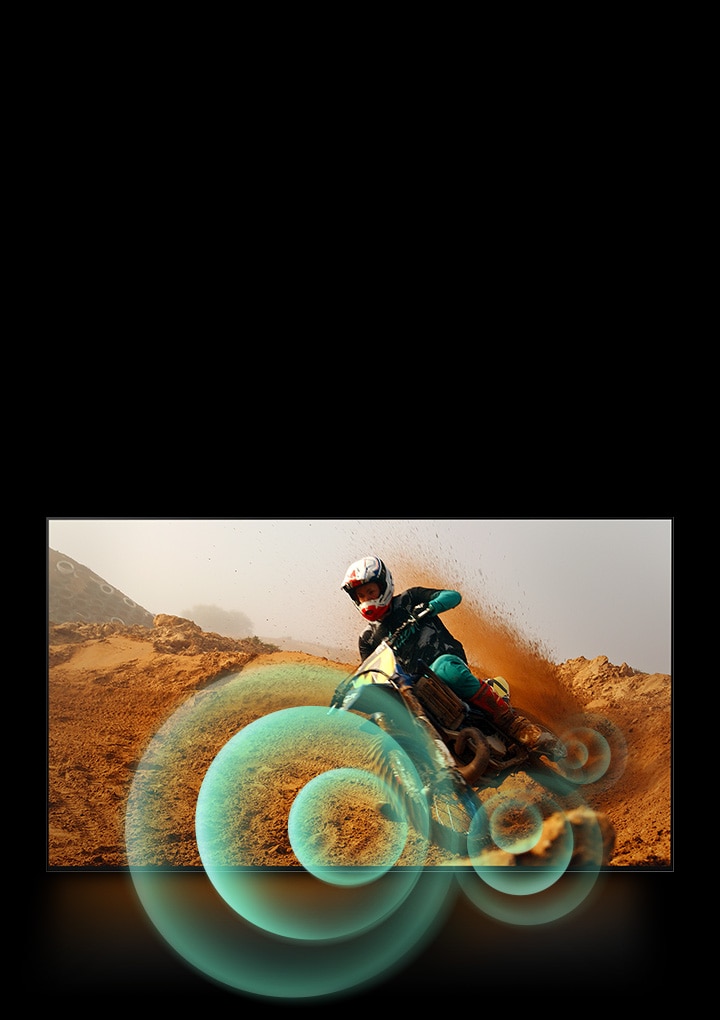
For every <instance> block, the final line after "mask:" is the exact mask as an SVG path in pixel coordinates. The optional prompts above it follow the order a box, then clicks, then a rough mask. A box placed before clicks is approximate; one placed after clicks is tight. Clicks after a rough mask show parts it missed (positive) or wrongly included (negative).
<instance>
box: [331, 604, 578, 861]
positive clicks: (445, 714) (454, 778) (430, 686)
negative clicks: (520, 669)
mask: <svg viewBox="0 0 720 1020" xmlns="http://www.w3.org/2000/svg"><path fill="white" fill-rule="evenodd" d="M423 615H425V613H424V612H419V613H417V614H416V615H411V616H409V617H408V619H407V620H406V621H405V622H404V623H403V624H401V625H400V627H398V629H397V630H396V631H395V632H394V633H393V634H391V635H389V636H388V637H386V638H385V639H384V640H383V641H382V642H381V643H380V644H379V645H378V647H377V648H376V649H375V650H374V651H373V652H372V653H371V654H370V655H369V656H368V657H367V658H366V659H365V660H364V662H362V663H361V665H360V666H359V668H358V669H357V670H356V671H355V672H354V673H353V674H351V676H349V677H347V678H346V679H345V680H343V681H341V683H340V684H338V686H337V688H336V689H335V692H334V694H333V697H332V700H331V702H330V711H331V712H332V711H334V710H340V711H352V712H357V713H359V714H361V715H363V716H365V717H366V718H367V719H368V720H369V721H370V722H372V723H374V724H376V725H377V726H379V727H380V728H381V729H383V730H384V731H385V732H387V733H389V734H390V736H391V737H393V738H394V741H395V742H396V744H397V745H399V747H400V749H401V750H400V751H399V752H393V751H390V752H389V754H387V755H386V760H384V762H383V763H382V769H381V771H382V772H383V773H384V777H385V778H386V779H387V780H388V781H389V782H390V783H391V785H392V787H393V788H394V789H396V790H398V791H399V792H400V794H401V796H402V797H403V800H404V802H405V804H406V806H407V808H408V813H409V817H410V820H411V821H414V819H416V818H421V817H422V816H423V813H425V815H426V813H427V810H428V807H429V810H430V822H431V838H432V839H433V841H434V842H436V843H437V844H438V845H439V846H441V847H444V848H445V849H448V850H450V851H451V852H453V853H458V852H460V853H462V852H464V850H465V847H466V838H467V833H468V831H469V829H470V826H471V824H472V819H473V818H474V816H475V814H476V812H477V810H478V809H479V807H480V805H481V800H480V798H479V796H478V791H479V789H480V788H483V787H488V786H497V785H499V783H500V782H501V781H502V779H503V778H504V777H505V776H506V775H508V774H509V773H510V772H512V771H515V770H517V769H519V768H521V767H522V768H525V769H531V768H532V769H538V770H546V771H549V772H552V773H553V774H554V775H555V776H556V777H557V776H558V775H560V776H561V775H562V773H561V772H559V770H558V769H557V767H556V765H555V760H557V759H560V758H562V757H563V756H564V754H565V748H564V746H563V744H562V742H561V741H560V739H559V738H557V737H555V735H554V734H552V733H550V731H549V730H548V728H547V727H546V726H544V725H543V726H542V728H543V730H544V731H545V732H546V733H550V736H552V737H553V741H554V743H553V744H552V748H553V755H552V757H549V756H548V753H547V752H545V753H538V752H537V751H532V750H530V749H528V748H526V747H523V746H522V745H521V744H519V743H517V741H514V740H513V739H512V738H511V737H509V736H508V735H507V734H505V733H503V732H501V731H500V730H499V729H498V728H497V727H496V726H495V725H494V724H493V723H492V721H491V720H490V719H489V717H488V716H486V715H485V714H483V713H481V712H479V711H477V710H474V709H473V708H472V706H470V705H468V704H466V703H465V702H464V701H462V700H461V699H460V698H459V697H458V696H457V695H456V694H455V692H454V691H453V690H452V689H451V688H450V687H448V686H447V684H445V683H443V681H442V680H440V679H439V678H438V677H437V676H436V675H435V673H433V671H432V669H431V668H430V667H429V666H428V665H427V664H425V663H422V662H421V664H420V665H421V668H422V672H421V674H420V675H419V676H417V677H408V676H407V675H406V674H405V673H404V672H403V670H402V668H401V667H400V666H399V663H398V660H397V657H396V650H397V649H398V648H399V647H401V646H402V643H403V641H404V639H405V638H406V637H407V636H408V633H409V632H410V630H411V628H414V627H415V626H416V624H417V623H418V622H419V620H420V619H422V616H423ZM490 682H491V683H492V682H493V681H490ZM499 693H501V696H502V695H503V694H505V695H506V694H507V690H506V689H503V690H502V692H499ZM518 711H521V710H519V709H518ZM522 714H523V715H526V716H527V713H525V712H523V713H522ZM403 752H404V754H406V755H407V756H408V757H409V759H410V761H411V762H412V765H413V766H414V770H410V769H409V768H408V766H407V761H406V759H405V758H404V756H403ZM418 780H419V782H418Z"/></svg>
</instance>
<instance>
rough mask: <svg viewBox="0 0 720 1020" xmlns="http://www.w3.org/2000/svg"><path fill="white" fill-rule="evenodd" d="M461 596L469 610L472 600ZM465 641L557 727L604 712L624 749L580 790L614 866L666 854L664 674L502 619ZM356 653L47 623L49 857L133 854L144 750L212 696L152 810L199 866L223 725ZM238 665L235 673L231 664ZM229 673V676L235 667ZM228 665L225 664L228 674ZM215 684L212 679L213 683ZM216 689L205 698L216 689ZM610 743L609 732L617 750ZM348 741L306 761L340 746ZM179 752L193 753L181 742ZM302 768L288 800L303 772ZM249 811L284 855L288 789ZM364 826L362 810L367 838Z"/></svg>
mask: <svg viewBox="0 0 720 1020" xmlns="http://www.w3.org/2000/svg"><path fill="white" fill-rule="evenodd" d="M466 612H467V611H466ZM465 623H466V634H465V639H464V643H465V644H466V648H467V650H468V653H469V655H470V657H471V661H472V660H473V658H474V659H475V662H476V663H477V662H478V660H479V655H478V650H479V647H480V644H481V643H482V639H483V638H484V650H483V661H482V662H481V663H480V665H479V666H477V668H478V669H479V671H480V672H482V673H484V675H498V674H500V675H505V676H506V677H509V678H511V686H512V688H513V701H515V702H517V703H518V704H522V705H523V707H525V708H526V709H527V710H528V711H532V712H533V713H535V714H537V715H539V716H540V717H541V718H544V719H545V720H546V721H547V722H548V723H549V724H550V725H552V726H554V727H555V728H556V729H558V730H562V727H563V725H565V724H567V723H568V721H569V720H572V719H573V718H574V717H575V716H576V715H579V714H580V713H582V712H584V713H586V714H589V715H590V717H591V718H597V719H598V720H600V721H601V724H602V725H603V726H604V727H605V733H606V735H607V738H608V741H610V742H613V741H614V742H615V744H616V748H618V747H619V748H620V749H621V751H622V753H621V754H620V755H619V758H618V765H617V766H616V768H615V772H613V770H610V773H609V774H608V776H606V777H604V778H603V780H602V781H601V782H599V783H596V784H593V787H592V788H590V787H588V788H587V789H586V788H583V796H584V799H585V801H586V803H587V805H588V806H589V807H590V808H592V809H593V810H594V811H597V812H602V813H604V815H606V816H607V818H608V819H609V820H610V822H611V824H612V826H613V828H614V830H615V846H614V853H613V856H612V858H611V860H610V865H611V866H617V867H644V868H645V867H654V868H669V867H670V866H671V823H670V736H671V719H670V677H669V676H665V675H658V674H653V675H647V674H644V673H636V672H633V671H632V670H630V669H629V667H628V666H627V665H626V664H624V663H623V664H622V665H621V666H613V665H612V664H611V663H609V662H608V661H607V659H606V658H605V657H599V658H597V659H593V660H591V661H588V660H586V659H582V658H581V659H575V660H571V661H569V662H566V663H563V664H562V665H560V666H556V665H553V664H552V663H550V662H548V661H547V659H545V658H544V657H543V654H542V652H541V650H539V649H533V648H527V647H525V646H524V645H523V644H522V643H521V642H518V640H517V639H516V638H515V636H513V635H512V634H509V633H507V632H505V633H503V627H502V626H490V627H489V628H488V627H487V626H484V627H481V628H480V629H481V630H483V629H484V634H478V633H477V629H478V628H477V627H476V628H475V630H473V624H472V620H471V619H470V618H469V617H466V620H465ZM354 666H355V663H341V662H333V661H332V660H329V659H322V658H317V657H314V656H310V655H307V654H305V653H304V652H302V651H300V650H298V651H297V652H292V651H283V652H279V651H276V650H275V649H274V647H273V646H272V645H267V644H264V643H263V642H261V641H259V640H258V639H256V638H250V639H241V640H237V639H233V638H226V637H223V636H222V635H218V634H209V633H205V632H203V631H202V630H201V629H200V628H199V627H197V626H196V625H195V624H194V623H192V622H190V621H188V620H181V619H179V618H177V617H168V616H162V615H161V616H156V617H155V618H154V621H153V626H149V627H145V626H140V625H132V626H128V625H126V624H121V623H118V622H112V623H111V622H102V623H83V622H70V623H67V622H63V623H58V624H53V625H51V626H50V630H49V686H48V705H49V761H48V793H49V834H48V866H49V867H50V868H51V869H54V868H108V869H117V868H124V867H126V866H127V857H126V849H125V832H124V823H125V810H126V806H127V802H128V796H129V793H130V789H131V784H132V782H133V776H134V774H135V770H136V769H137V766H138V764H139V763H140V762H141V760H142V759H143V755H144V754H145V752H146V749H147V747H148V745H149V743H150V742H151V740H152V739H153V737H154V736H155V735H156V734H157V733H158V731H159V730H160V729H161V728H162V727H163V725H164V723H165V722H166V721H167V720H168V719H169V718H170V716H171V715H173V713H175V712H176V710H178V709H179V708H180V707H181V706H183V705H185V704H187V703H188V702H193V703H195V702H198V701H199V699H202V698H203V697H206V696H207V697H208V698H209V699H210V700H209V701H208V703H207V707H204V709H203V720H204V721H203V727H202V730H201V731H199V732H198V733H197V734H196V735H195V738H194V740H193V742H192V746H191V748H190V749H187V748H186V749H185V750H179V751H178V754H181V755H183V758H182V761H181V762H180V761H178V769H177V777H176V781H177V789H176V790H174V791H173V792H172V795H171V794H170V793H169V792H168V793H167V794H166V795H167V797H168V803H172V805H173V808H172V811H171V812H170V813H169V815H168V817H165V818H158V820H157V824H158V826H160V827H162V826H165V832H164V836H163V840H162V842H163V845H164V846H165V847H166V850H167V854H168V860H166V861H165V862H164V863H166V864H169V865H172V866H199V864H200V861H199V858H198V853H197V847H196V842H195V835H194V818H195V815H194V808H195V803H196V800H197V794H198V790H199V788H200V784H201V783H202V779H203V776H204V775H205V773H206V772H207V769H208V768H209V766H210V764H211V762H212V761H213V759H214V758H215V757H216V755H217V754H218V752H219V750H220V749H221V748H222V747H223V746H224V744H225V743H226V742H227V741H228V739H229V737H230V736H231V735H232V734H233V733H235V732H237V731H238V730H239V729H240V728H242V727H243V726H246V725H247V724H248V723H249V722H252V721H253V720H254V719H257V718H259V717H261V716H265V715H268V714H270V713H271V712H275V711H277V710H278V709H279V708H283V707H291V706H295V705H302V704H311V705H327V704H328V701H329V696H330V694H331V693H332V690H333V689H334V686H335V684H336V683H337V681H338V680H339V679H340V678H342V677H343V676H346V675H348V674H349V673H350V672H351V671H352V669H353V668H354ZM238 674H239V676H238ZM231 678H232V679H231ZM223 680H227V683H226V684H224V683H223ZM211 688H212V690H210V689H211ZM213 699H214V700H213ZM616 748H613V750H614V751H615V750H616ZM343 753H344V749H343V748H342V747H340V748H338V749H337V751H336V754H335V757H333V756H332V754H331V753H330V752H329V751H328V752H327V753H326V758H327V761H328V762H330V763H331V764H330V765H328V764H327V763H323V764H322V766H318V765H317V763H316V764H315V768H316V770H317V768H319V767H322V768H326V767H335V766H334V765H333V764H332V762H335V763H336V764H337V765H342V764H344V762H343ZM185 755H187V757H185ZM307 778H308V777H307V776H303V775H302V774H299V773H297V772H296V774H295V775H294V776H293V777H292V779H289V780H288V783H287V797H288V802H291V800H292V798H293V797H294V796H295V795H296V793H297V790H298V789H300V787H301V786H302V785H303V784H304V783H305V782H306V781H307ZM264 815H265V817H264V818H263V820H262V825H261V826H258V839H261V840H262V844H263V845H262V847H261V848H260V849H261V851H262V857H261V860H262V862H263V863H268V862H275V863H288V861H290V862H291V863H292V861H291V859H290V858H289V857H288V853H289V847H288V841H287V804H284V803H280V804H276V805H269V804H266V805H265V811H264ZM366 831H367V826H366V825H365V824H364V823H363V820H362V818H359V819H358V823H357V827H356V833H357V838H358V839H359V838H361V835H362V833H363V832H366Z"/></svg>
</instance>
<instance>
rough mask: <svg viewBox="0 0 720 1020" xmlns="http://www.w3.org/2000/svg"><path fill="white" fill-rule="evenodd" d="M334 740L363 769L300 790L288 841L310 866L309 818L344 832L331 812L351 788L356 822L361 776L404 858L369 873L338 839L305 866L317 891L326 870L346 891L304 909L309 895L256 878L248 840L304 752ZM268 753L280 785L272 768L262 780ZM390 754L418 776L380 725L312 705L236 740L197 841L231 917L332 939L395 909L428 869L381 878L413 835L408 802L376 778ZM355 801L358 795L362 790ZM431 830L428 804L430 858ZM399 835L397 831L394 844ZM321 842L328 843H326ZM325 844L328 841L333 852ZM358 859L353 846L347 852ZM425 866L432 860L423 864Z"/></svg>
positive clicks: (211, 775) (222, 763) (215, 773)
mask: <svg viewBox="0 0 720 1020" xmlns="http://www.w3.org/2000/svg"><path fill="white" fill-rule="evenodd" d="M330 736H332V739H333V740H336V741H337V740H339V741H341V742H342V745H343V747H344V748H345V750H346V754H347V757H348V759H350V760H352V759H353V758H354V759H355V761H356V765H358V764H359V763H361V762H363V763H364V766H365V767H364V768H359V767H356V768H354V769H339V770H338V769H335V770H330V771H327V772H319V773H318V775H317V776H315V777H314V778H313V779H312V780H311V781H310V782H308V783H307V784H306V785H305V786H304V787H301V788H300V790H299V791H298V794H297V795H296V797H295V799H294V801H293V802H292V805H291V807H290V810H289V814H288V819H287V826H288V829H290V823H291V820H292V831H289V832H286V836H287V838H288V839H289V841H290V842H291V843H292V837H293V832H294V834H295V840H296V842H297V843H298V846H299V848H300V850H301V854H302V856H303V857H305V858H306V859H308V860H309V859H310V858H311V857H312V854H313V853H314V852H315V849H316V847H317V845H318V844H317V843H315V842H313V840H312V834H311V833H309V834H307V835H306V836H305V842H303V836H302V829H303V828H304V826H303V820H307V819H308V818H309V817H311V816H312V815H313V814H314V816H315V821H316V823H317V825H318V828H319V824H320V823H319V822H318V814H319V813H322V814H323V815H324V817H323V818H322V822H323V824H324V826H325V831H326V832H327V831H328V830H330V831H333V830H335V831H337V825H336V824H335V823H336V822H337V819H336V818H335V819H333V817H332V814H333V811H334V810H336V808H337V802H338V799H337V796H336V794H337V793H338V792H339V791H340V789H341V787H343V786H344V787H345V795H344V796H343V798H341V799H342V800H343V801H344V803H343V804H342V809H343V810H344V812H345V813H346V815H348V816H349V817H350V819H351V820H352V818H353V812H354V811H355V809H356V807H357V805H356V804H353V803H352V798H351V799H350V800H348V797H347V795H346V794H347V790H348V788H352V787H353V784H351V783H349V780H348V774H352V775H353V777H354V779H355V784H354V787H355V790H356V791H357V790H358V789H359V788H360V787H359V778H361V779H362V790H363V796H364V802H363V804H362V805H361V806H362V808H363V809H364V811H365V815H366V820H367V819H368V818H369V819H370V820H371V821H372V822H373V823H374V824H375V825H376V826H377V828H378V830H379V831H384V832H385V833H386V838H388V840H389V845H390V846H391V847H397V853H394V856H393V860H392V861H390V863H389V864H388V861H387V859H386V858H385V859H384V860H383V861H382V862H379V861H378V860H377V858H376V860H375V862H374V864H373V865H371V866H369V867H368V866H365V867H363V865H362V864H358V862H357V861H356V860H355V859H354V858H352V857H349V856H343V852H342V845H341V844H339V843H338V841H336V843H335V848H334V851H335V852H334V856H333V857H332V860H330V859H329V858H327V857H326V858H325V859H324V860H323V859H321V858H320V857H316V858H315V860H314V862H311V863H313V864H314V866H313V867H310V868H307V870H308V872H309V873H310V874H312V875H313V877H314V880H315V881H316V884H317V883H318V882H319V872H321V871H322V878H323V880H324V882H325V883H330V884H332V885H334V886H336V887H338V888H337V891H336V894H335V896H334V897H333V898H332V899H328V898H327V897H325V898H324V899H323V901H322V902H323V908H322V909H320V910H308V909H303V907H304V906H306V905H305V904H304V903H303V898H301V901H300V902H298V901H297V900H296V897H295V896H293V895H289V894H288V892H287V888H288V885H287V883H278V882H277V881H275V880H273V881H270V879H268V878H265V879H258V877H257V875H256V874H255V873H254V870H255V869H254V868H253V859H252V856H251V855H250V854H249V853H248V850H247V848H246V843H245V835H246V833H247V830H248V827H249V826H252V825H256V824H257V823H258V817H259V816H260V818H261V817H262V811H263V808H264V805H265V804H266V802H267V801H268V800H269V799H270V798H272V797H273V793H274V790H277V788H278V786H284V785H286V782H287V780H288V779H289V775H288V772H289V769H290V768H291V767H292V763H293V762H294V760H295V758H296V755H297V751H298V748H299V747H304V748H305V753H310V750H311V749H313V748H315V749H317V748H319V747H321V746H322V743H323V738H325V739H326V740H328V739H330ZM267 747H271V748H272V754H273V759H274V762H275V764H276V765H277V766H278V767H277V770H276V772H275V780H274V781H273V779H272V778H271V777H272V773H270V772H268V771H262V772H261V773H260V774H258V767H257V762H258V757H259V754H260V752H261V750H262V749H264V748H267ZM316 753H317V752H316ZM391 753H392V755H397V754H401V755H403V756H404V758H405V767H406V769H407V770H408V771H411V772H414V771H415V769H414V766H413V764H412V762H411V761H410V759H409V757H408V756H407V755H405V753H404V752H403V751H402V749H401V748H400V747H399V745H397V743H396V742H395V740H394V739H393V738H392V737H391V736H389V735H388V734H387V733H385V732H384V731H383V730H381V729H379V728H378V727H377V726H375V725H373V724H372V723H368V722H367V721H366V720H365V719H364V718H362V717H361V716H357V715H353V714H352V713H349V712H333V713H331V714H329V713H328V710H327V708H320V707H313V706H303V707H296V708H288V709H283V710H281V711H279V712H273V713H271V714H270V715H267V716H263V717H262V718H260V719H258V720H256V721H255V722H253V723H251V724H250V725H249V726H246V727H245V728H244V729H242V730H241V731H240V732H239V733H236V734H235V735H234V736H233V737H232V738H231V739H230V740H229V741H228V742H227V744H226V745H225V746H224V747H223V748H222V749H221V751H220V752H219V754H218V755H217V757H216V758H215V760H214V761H213V763H212V765H211V766H210V768H209V769H208V771H207V773H206V775H205V778H204V780H203V783H202V786H201V788H200V793H199V796H198V800H197V808H196V814H195V832H196V839H197V845H198V850H199V852H200V857H201V860H202V863H203V867H204V868H205V872H206V874H207V876H208V878H209V879H210V881H211V882H212V884H213V885H214V886H215V888H216V889H217V891H218V892H219V893H220V895H221V896H222V897H223V899H224V900H225V901H226V902H227V903H228V904H229V905H230V906H231V907H232V908H233V910H235V911H236V912H237V913H238V914H239V915H241V916H242V917H243V918H245V920H247V921H250V922H251V923H252V924H254V925H257V926H258V927H259V928H263V929H264V930H266V931H270V932H273V933H274V934H276V935H281V936H285V937H289V938H303V939H328V938H340V937H342V938H344V937H347V936H348V935H351V934H353V933H354V932H358V931H362V930H365V929H366V928H368V927H370V926H372V925H374V924H377V923H378V922H379V921H381V920H383V918H385V917H386V916H387V914H388V913H389V912H390V911H391V910H393V909H395V907H396V906H397V904H398V902H400V901H401V900H402V899H403V898H404V897H405V896H407V895H408V893H409V892H410V891H411V889H412V888H413V886H414V885H415V883H416V882H417V880H418V877H419V875H420V870H419V869H418V868H417V867H408V868H403V869H399V871H398V874H396V875H394V876H393V879H392V881H387V882H386V881H385V880H384V878H383V875H385V873H386V872H387V871H388V868H389V867H391V866H392V865H393V864H394V863H395V860H396V859H397V857H398V856H399V853H400V851H401V850H402V848H403V846H404V844H405V838H406V836H407V832H408V826H407V821H406V820H405V819H404V818H402V817H400V818H399V820H398V811H399V807H400V804H401V800H400V797H399V796H398V794H396V793H393V792H392V791H391V790H390V789H389V788H388V787H387V786H386V784H385V783H384V782H383V781H382V780H381V779H380V778H378V776H377V775H375V774H374V773H373V772H371V771H368V770H369V769H373V768H376V769H378V770H379V771H380V770H382V766H383V763H384V762H385V761H386V760H387V759H388V756H389V755H390V754H391ZM322 764H323V759H322V757H319V758H318V768H321V767H322ZM326 777H328V778H326ZM418 782H419V781H418ZM373 789H374V791H375V797H376V800H375V803H374V804H373V803H372V801H371V800H370V801H369V800H368V791H371V790H373ZM305 791H308V792H305ZM355 796H356V798H357V792H356V794H355ZM323 798H324V803H323ZM388 801H389V802H390V803H391V804H392V806H393V809H394V811H393V817H392V818H386V817H385V816H384V815H383V813H382V808H383V805H384V803H386V802H388ZM328 815H329V816H330V817H327V816H328ZM429 825H430V822H429V810H428V809H427V807H426V815H425V831H424V833H422V834H421V835H422V837H423V839H422V842H421V844H420V845H421V847H422V850H423V855H424V854H425V853H426V851H427V848H428V844H429V839H428V832H429ZM393 832H396V833H397V835H396V836H394V837H393V836H392V833H393ZM401 844H402V845H401ZM319 845H320V846H322V841H321V843H320V844H319ZM327 845H328V840H327V838H326V839H325V846H326V848H327ZM293 849H294V846H293ZM350 852H351V851H350V850H349V849H347V848H346V849H345V855H347V854H349V853H350ZM298 859H299V861H300V864H302V865H306V861H305V860H303V859H302V857H300V856H299V857H298ZM420 863H421V865H422V863H424V857H423V861H421V862H420ZM270 874H272V871H271V872H270ZM368 883H372V884H368ZM360 885H362V887H363V888H362V892H361V893H360V892H359V891H357V889H356V888H355V887H357V886H360ZM281 887H282V891H281V892H280V891H279V890H280V888H281ZM276 890H278V891H277V892H276ZM318 895H319V892H318Z"/></svg>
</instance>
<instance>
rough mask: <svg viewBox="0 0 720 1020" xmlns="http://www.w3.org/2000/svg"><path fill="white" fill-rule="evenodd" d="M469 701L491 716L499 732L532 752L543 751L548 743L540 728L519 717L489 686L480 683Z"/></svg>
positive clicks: (546, 734)
mask: <svg viewBox="0 0 720 1020" xmlns="http://www.w3.org/2000/svg"><path fill="white" fill-rule="evenodd" d="M468 701H469V703H470V704H471V705H473V706H474V707H475V708H479V709H480V711H481V712H484V713H485V715H487V716H489V717H490V718H491V719H492V721H493V722H494V723H495V725H496V726H497V728H498V729H499V730H502V731H503V733H506V734H507V735H508V736H509V737H512V738H513V740H516V741H517V742H518V744H522V746H523V747H526V748H528V750H530V751H541V750H543V746H544V744H545V743H546V741H545V740H544V738H547V737H550V734H549V733H543V731H542V730H541V729H540V727H539V726H536V725H535V723H531V722H530V720H529V719H526V718H525V716H524V715H519V713H517V712H516V711H515V709H513V708H511V707H510V706H509V705H508V704H507V702H505V701H503V699H502V698H500V697H498V695H497V694H496V693H495V691H494V690H493V689H492V687H490V685H489V684H486V683H483V682H482V681H481V682H480V687H479V689H478V690H477V691H476V692H475V693H474V694H473V696H472V697H471V698H468Z"/></svg>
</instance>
